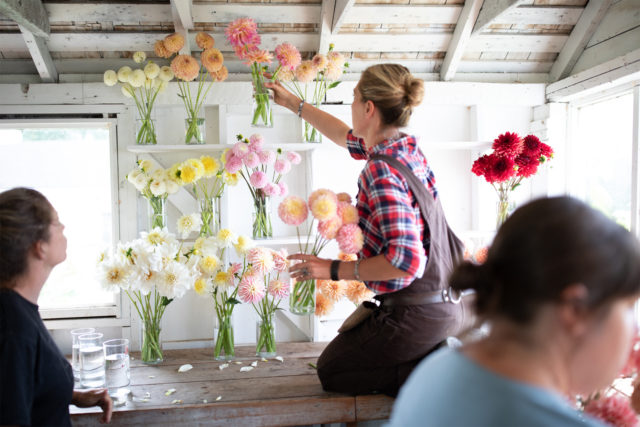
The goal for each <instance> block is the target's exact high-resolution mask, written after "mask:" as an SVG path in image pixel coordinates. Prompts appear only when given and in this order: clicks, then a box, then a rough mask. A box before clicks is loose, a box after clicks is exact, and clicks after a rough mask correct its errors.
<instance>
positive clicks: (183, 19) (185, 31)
mask: <svg viewBox="0 0 640 427" xmlns="http://www.w3.org/2000/svg"><path fill="white" fill-rule="evenodd" d="M171 16H172V17H173V27H174V31H175V32H176V33H179V34H182V37H184V46H183V47H182V49H180V53H181V54H184V55H190V54H191V40H190V38H189V30H190V29H192V28H193V17H192V13H191V0H171Z"/></svg>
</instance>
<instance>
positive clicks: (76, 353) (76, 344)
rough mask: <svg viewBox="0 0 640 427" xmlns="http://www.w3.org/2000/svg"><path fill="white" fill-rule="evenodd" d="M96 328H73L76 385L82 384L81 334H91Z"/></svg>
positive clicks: (72, 344)
mask: <svg viewBox="0 0 640 427" xmlns="http://www.w3.org/2000/svg"><path fill="white" fill-rule="evenodd" d="M95 331H96V330H95V328H80V329H72V330H71V367H72V368H73V382H74V387H79V386H80V343H79V342H78V337H79V336H80V335H85V334H91V333H93V332H95Z"/></svg>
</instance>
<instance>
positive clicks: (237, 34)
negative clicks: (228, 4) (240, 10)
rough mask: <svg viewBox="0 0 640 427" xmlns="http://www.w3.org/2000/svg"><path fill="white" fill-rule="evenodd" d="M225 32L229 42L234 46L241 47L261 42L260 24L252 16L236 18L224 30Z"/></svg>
mask: <svg viewBox="0 0 640 427" xmlns="http://www.w3.org/2000/svg"><path fill="white" fill-rule="evenodd" d="M224 33H225V35H226V37H227V40H228V41H229V44H230V45H231V46H233V47H234V48H241V47H243V46H245V45H258V44H260V36H259V35H258V24H256V23H255V21H254V20H253V19H251V18H239V19H236V20H235V21H233V22H232V23H231V24H229V26H228V27H227V28H226V29H225V30H224ZM256 42H257V43H256Z"/></svg>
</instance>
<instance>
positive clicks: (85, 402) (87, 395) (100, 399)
mask: <svg viewBox="0 0 640 427" xmlns="http://www.w3.org/2000/svg"><path fill="white" fill-rule="evenodd" d="M71 403H72V404H74V405H76V406H77V407H78V408H90V407H92V406H99V407H100V408H102V412H103V413H102V417H101V418H100V422H102V423H108V422H110V421H111V413H112V412H113V401H112V400H111V397H109V393H108V392H107V389H104V388H101V389H97V390H87V391H80V390H74V391H73V397H72V398H71Z"/></svg>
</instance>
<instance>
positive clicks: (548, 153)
mask: <svg viewBox="0 0 640 427" xmlns="http://www.w3.org/2000/svg"><path fill="white" fill-rule="evenodd" d="M540 155H542V156H545V157H546V158H547V159H550V158H551V157H553V148H551V147H549V146H548V145H547V144H545V143H544V142H541V143H540Z"/></svg>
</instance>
